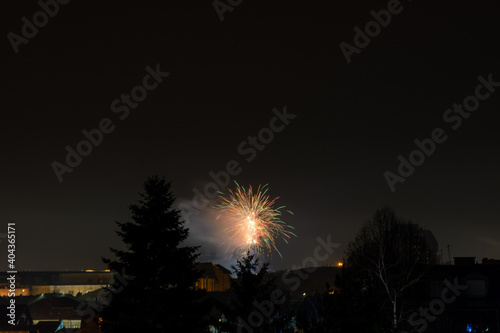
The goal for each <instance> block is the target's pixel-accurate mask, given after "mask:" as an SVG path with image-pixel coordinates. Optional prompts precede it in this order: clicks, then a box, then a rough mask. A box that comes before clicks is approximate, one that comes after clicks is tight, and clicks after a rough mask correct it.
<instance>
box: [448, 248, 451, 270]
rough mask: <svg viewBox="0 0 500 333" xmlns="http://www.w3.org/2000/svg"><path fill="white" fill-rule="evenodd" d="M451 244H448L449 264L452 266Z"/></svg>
mask: <svg viewBox="0 0 500 333" xmlns="http://www.w3.org/2000/svg"><path fill="white" fill-rule="evenodd" d="M450 247H451V246H450V244H448V263H449V264H450V265H451V254H450Z"/></svg>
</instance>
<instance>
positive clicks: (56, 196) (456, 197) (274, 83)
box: [0, 0, 500, 270]
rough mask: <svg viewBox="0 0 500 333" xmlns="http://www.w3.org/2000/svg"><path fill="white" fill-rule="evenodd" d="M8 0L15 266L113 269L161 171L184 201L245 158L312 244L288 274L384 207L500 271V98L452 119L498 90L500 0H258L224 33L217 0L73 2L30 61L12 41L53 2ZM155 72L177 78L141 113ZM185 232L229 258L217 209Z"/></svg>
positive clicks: (6, 198)
mask: <svg viewBox="0 0 500 333" xmlns="http://www.w3.org/2000/svg"><path fill="white" fill-rule="evenodd" d="M238 2H239V1H236V0H233V1H232V3H233V4H238ZM223 3H226V4H227V2H225V1H223ZM2 4H3V6H2V11H1V15H2V19H1V22H2V24H1V26H2V34H3V36H4V38H3V42H2V43H1V47H2V55H3V56H2V59H3V61H2V72H1V74H2V80H3V82H4V85H3V88H2V92H3V97H2V106H3V108H2V131H1V134H0V135H1V140H0V147H1V151H2V172H1V173H0V184H1V191H0V194H1V198H0V199H1V201H0V202H1V208H2V209H1V210H0V221H4V222H3V223H4V229H5V231H0V232H6V230H7V222H9V221H11V220H14V221H16V225H17V231H16V232H17V264H18V269H20V270H21V269H31V270H63V269H70V270H80V269H103V268H105V266H104V264H103V263H102V262H101V260H100V257H101V256H109V254H110V252H109V251H108V248H109V247H110V246H111V247H118V248H120V247H122V242H121V240H120V239H119V238H118V236H116V235H115V232H114V230H115V229H116V225H115V223H114V221H117V220H118V221H123V222H124V221H126V220H127V219H128V217H129V211H128V208H127V207H128V205H129V204H131V203H135V202H136V201H137V200H138V195H137V193H138V192H139V191H141V190H142V184H143V182H144V181H145V179H146V178H147V177H148V176H150V175H153V174H158V175H160V176H165V177H166V179H167V180H169V181H172V184H173V185H172V188H173V191H174V193H175V194H176V196H177V198H178V202H179V203H186V204H188V203H190V202H191V201H192V199H193V196H194V193H193V188H198V189H200V190H201V191H203V188H204V186H205V184H207V183H208V182H210V181H211V178H210V176H209V173H210V172H211V171H213V172H215V173H217V172H218V171H220V170H224V169H225V168H226V164H227V163H228V162H229V161H232V160H235V161H237V162H238V163H239V166H240V168H241V172H240V173H239V174H238V175H237V176H236V177H231V181H233V180H236V181H238V182H239V183H240V184H242V185H245V186H247V185H249V184H252V185H253V186H258V185H259V184H266V183H267V184H269V188H270V190H269V191H270V192H269V193H270V194H271V196H273V197H274V196H279V197H280V198H279V199H278V203H279V204H283V205H286V206H287V209H290V210H291V211H293V213H294V215H293V216H291V215H286V214H285V215H284V216H283V218H284V220H285V221H286V222H287V223H288V224H290V225H293V226H294V227H295V228H296V234H297V235H298V237H297V238H295V239H292V240H291V241H290V243H289V244H288V245H287V244H284V243H283V242H278V247H279V249H280V251H281V253H282V255H283V258H280V257H279V256H278V255H277V254H276V253H275V254H273V256H272V267H273V268H275V269H280V268H287V267H291V266H292V265H298V266H301V265H302V261H303V259H304V258H306V257H309V256H312V255H313V251H314V249H315V247H316V246H317V241H316V239H317V237H319V236H321V237H323V238H326V236H327V235H331V236H330V237H331V240H332V241H334V242H336V243H340V244H341V247H339V248H338V249H336V251H335V252H334V253H333V254H332V255H331V256H330V257H329V258H328V260H327V261H326V262H324V263H322V264H324V265H332V264H336V263H337V262H338V261H340V260H341V259H342V257H343V255H344V250H345V248H346V245H347V243H348V242H349V241H351V240H352V239H353V238H354V236H355V234H356V232H357V231H358V229H359V227H360V226H361V225H362V223H363V222H364V221H365V220H367V219H369V218H370V217H371V216H372V215H373V213H374V212H375V210H376V209H378V208H381V207H383V206H385V205H388V206H391V207H393V208H394V209H395V211H396V214H398V215H399V216H401V217H404V218H408V219H411V220H413V221H415V222H418V223H419V224H420V225H421V226H422V227H424V228H426V229H429V230H431V231H432V232H433V233H434V235H435V237H436V238H437V240H438V242H439V248H440V249H444V251H443V252H444V257H445V259H446V260H447V257H448V252H447V249H446V247H447V245H448V244H450V246H451V256H452V257H454V256H475V257H476V259H477V260H480V259H481V258H483V257H490V258H497V259H500V224H499V221H500V211H499V210H498V206H499V205H498V203H499V201H500V195H499V190H498V189H499V187H500V175H499V172H498V170H499V169H500V158H499V155H498V152H499V151H498V144H499V143H500V134H499V131H498V126H499V120H500V117H499V111H500V87H497V88H495V87H494V86H491V85H490V89H491V91H489V90H488V88H486V87H484V86H483V88H480V89H479V91H480V93H481V94H482V96H484V95H486V94H487V93H489V95H488V97H487V98H484V100H482V101H480V102H479V107H478V108H477V110H476V111H473V112H470V116H468V118H463V117H461V116H460V117H461V118H460V119H462V120H461V123H460V124H458V123H457V122H458V120H457V118H456V117H457V115H458V113H454V114H453V115H451V114H448V116H449V117H452V116H454V117H455V118H452V119H454V120H452V119H451V118H448V121H446V120H445V119H444V118H443V116H444V115H445V114H446V112H447V109H450V108H452V109H453V105H454V104H455V103H457V104H461V103H463V102H464V99H466V98H467V97H468V96H474V95H475V91H476V87H477V86H478V84H480V81H479V80H478V77H479V76H482V77H483V78H484V79H485V80H487V79H488V76H491V80H492V81H494V82H500V47H499V45H500V34H499V33H500V29H499V26H498V22H500V2H499V1H492V0H485V1H472V0H471V1H457V0H453V1H451V0H450V1H448V0H446V1H421V0H414V1H408V0H403V1H401V3H400V4H399V7H394V8H397V9H394V8H393V7H391V6H394V5H395V4H394V1H391V2H389V4H388V2H387V1H344V2H341V3H339V4H337V3H335V2H334V1H317V2H304V1H259V0H257V1H248V0H247V1H241V3H240V4H238V5H237V6H233V7H232V11H226V12H224V13H223V14H222V15H223V18H224V20H223V21H221V19H220V17H219V15H218V13H217V11H216V9H215V8H214V5H213V3H212V2H211V1H163V2H160V1H158V2H154V3H153V2H135V1H134V2H132V1H130V2H109V1H106V2H105V3H104V2H97V1H76V0H73V1H70V2H69V3H67V4H64V5H63V4H60V5H59V11H58V13H56V14H55V15H53V16H54V17H51V18H48V22H46V25H45V26H43V27H40V28H38V33H37V34H36V35H34V36H32V37H31V38H27V39H26V40H25V41H26V43H19V45H17V48H18V52H17V53H16V52H15V50H14V49H15V47H13V45H12V43H11V41H10V40H9V33H11V32H12V33H13V34H16V35H19V36H22V31H21V30H22V27H23V24H25V22H23V21H22V18H23V17H26V18H27V19H28V20H29V21H30V22H33V15H34V14H35V13H37V12H38V11H40V10H41V7H40V5H39V4H38V3H37V2H36V1H16V0H9V1H3V2H2ZM388 6H389V7H391V8H393V9H394V11H398V13H397V14H394V13H393V14H391V21H390V22H389V23H388V24H386V27H382V28H381V29H380V32H379V33H378V34H377V33H375V32H372V35H374V36H373V37H370V41H369V43H366V44H367V45H364V47H363V48H358V51H359V52H357V53H352V54H351V56H350V60H351V62H350V63H348V62H347V61H346V58H345V57H344V54H343V52H342V49H341V47H340V46H339V45H340V44H341V43H342V42H344V43H347V44H350V45H352V46H353V47H354V46H355V41H354V38H355V35H356V31H355V30H353V29H354V28H355V27H359V28H360V29H362V30H363V31H364V28H365V24H367V23H368V22H370V21H373V20H374V18H373V16H372V14H370V12H371V11H372V10H373V11H375V12H379V11H380V10H387V9H388ZM37 17H38V18H39V19H42V20H43V16H40V15H39V16H37ZM42 23H43V22H42ZM10 36H11V38H12V34H11V35H10ZM358 42H359V41H358ZM344 45H345V44H344ZM148 66H149V68H150V70H149V71H154V70H155V69H156V68H157V66H158V68H159V70H160V71H161V72H168V73H169V75H168V76H167V75H166V74H162V75H163V77H159V80H158V81H162V82H159V83H158V84H157V85H156V84H154V83H155V80H154V79H153V78H151V79H150V80H149V81H147V82H146V83H147V84H149V86H150V87H151V86H155V88H153V89H152V90H150V91H147V96H146V97H145V99H144V100H143V101H141V102H139V103H138V104H137V105H134V108H132V107H128V111H125V110H126V109H127V107H126V106H125V105H126V104H125V102H121V101H120V99H121V95H122V94H130V93H131V90H132V89H133V88H134V87H136V86H138V85H142V84H143V79H144V77H145V75H147V74H148V70H147V69H146V68H147V67H148ZM498 85H499V84H497V86H498ZM493 90H494V91H493ZM137 91H139V90H137ZM117 99H118V102H117V104H115V108H114V109H113V107H112V104H113V102H114V101H115V100H117ZM468 100H469V101H471V100H473V99H470V98H469V99H468ZM471 103H472V102H471ZM119 107H122V109H121V110H120V111H118V110H117V108H119ZM284 108H286V111H287V113H288V114H289V115H294V116H295V117H294V118H293V119H291V118H292V116H290V119H289V123H288V124H287V125H285V126H284V127H283V126H282V127H280V129H281V128H282V130H281V131H280V132H278V133H274V134H273V136H274V137H273V139H272V140H271V141H270V142H269V143H267V144H265V147H260V149H262V150H261V151H258V150H255V151H256V155H255V156H254V158H252V160H251V161H248V160H249V159H251V158H250V153H244V154H241V153H240V152H239V151H238V147H239V146H240V145H241V144H243V148H246V149H248V148H249V147H250V145H249V143H248V141H249V139H248V137H249V136H250V135H251V136H256V135H258V133H259V132H260V131H261V130H262V129H263V128H269V126H270V121H271V119H272V118H273V117H274V116H275V112H278V113H279V112H283V109H284ZM273 109H275V111H273ZM127 112H128V114H127ZM450 112H451V111H450ZM106 118H107V119H109V122H108V124H107V125H106V126H108V127H107V128H108V130H109V128H110V127H112V128H113V130H112V131H111V132H110V133H105V134H103V137H102V142H101V143H100V144H98V145H97V146H94V147H93V148H92V152H91V153H90V154H89V155H88V156H85V157H83V158H82V161H81V163H80V164H79V165H78V166H76V167H74V168H72V169H73V170H72V172H71V173H69V172H66V173H64V174H63V175H62V176H61V177H62V182H61V181H60V180H59V179H58V176H57V175H56V173H55V172H54V170H53V163H54V161H57V162H59V163H61V164H66V162H65V158H66V154H67V151H66V148H65V147H66V146H70V147H72V148H73V149H76V147H77V144H78V143H79V142H80V141H81V140H84V139H85V136H84V134H82V131H83V130H87V131H91V130H93V129H95V128H98V127H99V126H100V123H101V121H102V120H103V119H106ZM121 118H122V119H121ZM105 122H106V121H105ZM276 124H278V125H277V126H281V125H280V124H281V123H279V122H278V123H276ZM106 126H105V127H106ZM453 127H455V128H456V129H453ZM436 128H441V129H442V130H443V132H444V135H446V137H447V139H446V141H445V142H443V143H439V144H436V147H435V151H434V152H433V154H432V155H430V156H427V157H425V161H423V163H422V164H421V165H420V166H417V167H415V170H414V172H413V173H412V174H411V175H410V176H408V177H407V178H406V180H405V181H404V183H401V182H398V183H397V184H396V185H395V191H391V188H390V186H389V185H388V183H387V181H386V178H385V177H384V173H385V172H386V171H390V172H392V173H394V174H397V173H398V165H399V163H400V161H399V160H398V156H399V155H402V156H403V157H404V158H406V159H408V158H409V155H410V153H411V152H412V151H413V150H415V149H417V146H416V144H415V143H414V140H416V139H418V140H425V139H428V138H430V137H431V136H432V134H431V133H432V132H433V130H434V129H436ZM264 132H265V133H267V134H269V131H264ZM263 135H264V136H265V134H263ZM245 141H246V142H247V143H244V142H245ZM240 151H241V149H240ZM188 226H189V228H190V232H191V236H190V239H189V244H197V245H201V246H202V247H201V249H200V252H201V256H200V261H214V262H217V263H222V264H225V265H227V266H229V265H230V263H229V262H228V254H227V253H226V252H225V251H224V248H223V247H218V246H219V244H220V243H221V242H223V241H224V239H225V237H226V236H225V235H224V233H223V232H222V230H221V228H220V226H219V225H218V223H217V221H216V220H215V213H214V211H213V209H211V208H206V209H203V210H201V212H200V213H199V214H198V215H196V216H195V215H192V216H191V218H190V223H189V225H188ZM2 244H4V245H5V241H3V242H2ZM2 246H3V245H2ZM5 253H6V251H5ZM5 257H7V255H5ZM6 262H7V258H5V260H2V261H1V264H0V267H2V268H4V267H5V265H6Z"/></svg>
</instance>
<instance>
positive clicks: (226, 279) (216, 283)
mask: <svg viewBox="0 0 500 333" xmlns="http://www.w3.org/2000/svg"><path fill="white" fill-rule="evenodd" d="M196 268H197V269H198V270H199V271H201V272H202V277H201V278H200V279H199V280H198V281H197V282H196V288H198V289H203V290H206V291H208V292H214V291H226V290H228V289H229V288H230V287H231V272H230V271H229V270H228V269H227V268H225V267H224V266H221V265H215V264H213V263H211V262H205V263H200V264H198V265H197V266H196Z"/></svg>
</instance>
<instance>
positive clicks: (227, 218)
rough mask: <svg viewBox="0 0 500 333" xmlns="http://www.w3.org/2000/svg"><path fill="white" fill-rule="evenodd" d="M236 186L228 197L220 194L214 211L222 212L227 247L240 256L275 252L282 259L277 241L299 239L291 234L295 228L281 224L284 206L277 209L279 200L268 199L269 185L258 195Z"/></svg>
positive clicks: (263, 187)
mask: <svg viewBox="0 0 500 333" xmlns="http://www.w3.org/2000/svg"><path fill="white" fill-rule="evenodd" d="M235 184H236V189H235V190H234V191H232V190H230V189H229V190H228V192H227V193H222V192H219V202H218V204H217V205H216V206H215V207H214V208H216V209H218V210H219V211H220V214H219V216H218V217H217V219H219V218H221V217H222V218H223V222H224V223H226V224H227V228H226V229H225V232H226V233H227V234H229V235H230V236H229V240H228V241H226V242H224V243H227V245H228V249H229V250H231V251H237V252H239V253H240V254H243V253H245V252H246V251H248V250H250V251H254V252H257V253H263V252H264V251H266V250H269V251H272V250H273V249H274V250H276V252H278V254H279V255H280V256H281V253H280V252H279V250H278V248H277V247H276V239H278V238H282V239H283V240H284V241H285V242H286V243H288V241H287V240H288V239H289V238H290V237H291V236H296V235H295V234H294V233H293V232H291V231H290V230H289V229H294V228H293V227H292V226H289V225H287V224H285V222H283V221H281V210H282V209H284V208H285V206H281V207H277V208H274V205H275V203H276V200H278V199H279V197H276V198H274V199H272V200H271V199H270V198H269V195H268V194H267V190H268V187H267V184H266V185H264V186H262V187H261V186H260V185H259V187H258V188H257V190H256V191H255V192H254V191H253V188H252V186H249V187H248V190H245V188H244V187H242V186H240V185H239V184H238V183H236V182H235ZM287 212H288V213H290V214H293V213H292V212H290V211H288V210H287ZM224 243H223V244H224ZM221 245H222V244H221Z"/></svg>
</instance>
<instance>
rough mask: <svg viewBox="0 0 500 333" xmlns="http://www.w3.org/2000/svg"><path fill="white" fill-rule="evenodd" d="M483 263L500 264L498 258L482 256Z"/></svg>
mask: <svg viewBox="0 0 500 333" xmlns="http://www.w3.org/2000/svg"><path fill="white" fill-rule="evenodd" d="M482 262H483V265H500V260H497V259H488V258H483V261H482Z"/></svg>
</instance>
